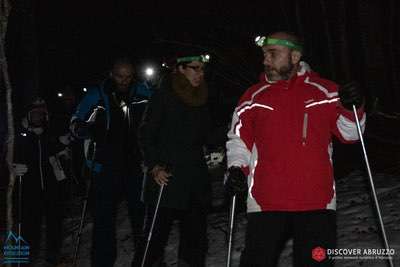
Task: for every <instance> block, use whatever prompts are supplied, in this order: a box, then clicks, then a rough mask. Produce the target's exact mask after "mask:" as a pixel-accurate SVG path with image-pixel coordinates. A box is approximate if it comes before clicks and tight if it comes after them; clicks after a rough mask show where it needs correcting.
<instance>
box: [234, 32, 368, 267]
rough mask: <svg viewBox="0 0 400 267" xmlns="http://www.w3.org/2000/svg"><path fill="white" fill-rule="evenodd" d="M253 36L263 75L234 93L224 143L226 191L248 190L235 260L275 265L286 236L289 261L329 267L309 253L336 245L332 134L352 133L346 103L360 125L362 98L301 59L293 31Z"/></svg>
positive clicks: (346, 137)
mask: <svg viewBox="0 0 400 267" xmlns="http://www.w3.org/2000/svg"><path fill="white" fill-rule="evenodd" d="M256 42H257V44H258V45H259V46H261V47H262V50H263V53H264V62H263V64H264V65H265V74H264V75H262V77H261V81H260V82H259V83H257V84H255V85H253V86H252V87H250V88H249V89H248V90H247V91H246V92H245V94H244V95H243V96H242V97H241V99H240V101H239V104H238V106H237V107H236V109H235V111H234V113H233V118H232V126H231V129H230V131H229V133H228V138H229V140H228V142H227V144H226V147H227V157H228V173H227V181H226V186H227V189H228V191H230V192H231V193H232V194H236V193H239V192H240V191H243V190H248V198H247V211H248V228H247V233H246V247H245V250H244V252H243V254H242V258H241V266H252V267H255V266H275V265H276V263H277V260H278V258H279V253H280V250H281V248H282V246H283V245H284V242H285V241H286V240H287V238H288V237H293V238H294V265H295V266H308V267H309V266H314V264H318V266H332V264H333V263H332V261H329V260H328V259H326V260H325V261H322V262H317V261H314V260H313V259H312V257H311V253H312V249H313V248H315V247H323V248H334V247H335V246H336V213H335V209H336V194H335V182H334V178H333V167H332V159H331V156H332V136H336V137H337V138H338V139H339V140H340V141H342V142H344V143H352V142H355V141H357V140H358V139H359V136H358V133H357V126H356V123H355V116H354V114H353V112H352V106H353V105H355V106H356V108H357V113H358V116H359V118H361V119H360V122H361V126H362V129H364V127H365V118H366V116H365V113H364V110H363V97H362V95H361V93H360V91H359V90H358V87H357V86H355V85H354V84H350V85H348V86H344V87H342V88H341V90H339V92H338V86H337V85H336V84H335V83H334V82H332V81H329V80H326V79H323V78H321V77H319V75H318V74H317V73H315V72H313V71H311V70H310V68H309V67H308V65H307V64H305V63H304V62H302V61H300V60H301V56H302V46H301V43H300V42H299V39H298V38H297V37H296V36H294V35H292V34H288V33H284V32H278V33H274V34H272V35H270V36H268V37H266V38H265V37H262V38H259V39H258V40H256ZM245 176H247V179H246V178H245Z"/></svg>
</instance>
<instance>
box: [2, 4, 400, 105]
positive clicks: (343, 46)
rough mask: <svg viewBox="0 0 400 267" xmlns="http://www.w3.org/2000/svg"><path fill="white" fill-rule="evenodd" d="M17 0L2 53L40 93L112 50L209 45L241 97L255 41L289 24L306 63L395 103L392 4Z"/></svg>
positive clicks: (216, 68) (163, 54) (86, 70)
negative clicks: (298, 37)
mask: <svg viewBox="0 0 400 267" xmlns="http://www.w3.org/2000/svg"><path fill="white" fill-rule="evenodd" d="M16 2H17V3H19V5H20V6H22V7H23V6H25V9H26V10H28V11H26V12H28V13H29V12H30V13H31V14H33V16H32V20H31V21H29V20H28V19H26V16H22V15H21V12H16V11H15V10H21V7H17V8H16V9H15V10H14V13H15V14H17V13H19V15H14V16H15V17H14V19H13V20H12V21H11V22H10V27H9V32H11V34H10V36H11V37H10V38H9V40H10V42H9V43H11V44H13V45H11V46H12V47H13V48H12V51H11V52H10V60H11V61H13V62H14V65H15V66H16V65H18V66H19V67H18V68H14V72H19V74H18V75H19V76H21V75H22V76H24V74H23V71H21V68H20V66H21V64H22V65H24V64H25V65H26V64H28V66H27V67H25V72H27V71H28V70H29V64H31V65H33V66H34V69H36V70H37V75H36V76H35V77H36V78H35V79H37V82H36V83H34V85H33V90H36V91H39V92H40V93H41V94H45V95H49V94H50V95H51V94H53V93H54V92H55V91H57V90H59V88H62V87H63V86H65V85H66V84H71V85H73V86H81V85H84V84H87V83H93V82H95V81H98V80H100V79H101V78H102V77H103V76H104V75H105V74H106V73H107V69H108V67H109V64H110V61H111V60H112V59H113V58H114V57H116V56H121V55H128V56H130V57H132V58H133V59H134V60H135V62H136V63H137V65H138V67H142V66H143V64H144V63H146V62H154V63H155V62H160V61H161V60H162V59H163V58H168V57H170V56H171V55H173V54H175V53H176V51H178V50H179V49H180V48H182V47H185V46H186V44H194V45H197V46H199V47H201V48H204V49H205V50H208V51H209V52H211V55H212V56H213V62H212V64H211V66H210V72H212V73H213V74H212V75H213V76H212V81H213V82H214V84H215V86H217V87H219V88H222V89H221V90H222V91H224V92H225V93H226V94H228V95H229V94H230V93H232V91H233V92H234V93H233V94H234V95H240V94H241V93H242V92H243V91H244V90H245V89H246V87H247V86H248V85H250V84H251V83H253V82H254V81H256V79H257V77H258V74H259V73H260V72H261V71H262V64H261V61H262V55H261V53H260V51H259V49H258V48H257V47H255V46H254V43H253V38H254V37H255V36H256V35H258V34H259V33H269V32H273V31H275V30H290V31H294V32H298V33H300V34H301V35H303V37H304V40H305V44H306V57H305V58H306V60H307V62H309V63H310V65H311V66H312V68H313V69H314V70H316V71H318V72H320V73H321V74H322V75H323V76H325V77H327V78H330V79H333V80H335V81H337V82H339V83H342V82H344V81H346V80H349V79H357V80H359V81H360V82H361V84H362V85H363V86H364V87H365V91H366V94H367V96H368V97H369V98H371V99H373V98H374V97H379V98H381V99H383V100H386V102H387V103H385V105H386V106H387V107H391V109H392V110H393V109H397V108H393V107H396V106H399V105H400V94H399V93H398V92H397V91H398V90H394V88H396V87H397V86H400V81H399V79H398V78H396V75H395V74H396V73H397V72H396V70H399V63H398V62H399V60H395V58H399V56H400V51H399V47H398V46H395V44H396V43H399V42H398V41H399V38H400V36H399V35H400V34H399V33H400V29H399V25H400V23H398V22H399V21H400V20H399V13H400V12H396V10H399V3H398V1H394V0H390V1H387V2H385V3H379V1H362V0H358V1H356V0H354V1H345V0H338V1H326V0H319V1H316V0H297V1H290V0H282V1H263V2H262V4H252V3H250V2H249V3H246V4H245V3H241V4H239V5H236V6H235V5H234V4H233V2H231V3H229V4H225V3H222V2H217V3H213V4H212V5H207V3H206V2H201V3H198V2H196V3H192V2H185V4H184V3H181V4H179V5H178V4H175V5H172V4H171V2H170V1H164V2H156V1H144V2H138V1H107V2H94V1H81V2H80V3H72V2H71V1H49V0H42V1H27V0H26V1H22V0H20V1H16ZM27 3H31V5H29V4H27ZM32 3H34V4H32ZM196 5H197V6H196ZM22 18H24V19H22ZM382 29H384V31H382ZM23 34H25V35H26V34H28V35H29V34H31V35H32V38H31V39H29V40H30V41H31V42H32V43H36V46H33V48H32V49H31V52H30V54H32V55H33V58H34V60H32V61H31V62H30V63H27V62H29V61H27V60H26V57H23V56H21V53H19V51H20V50H21V47H23V46H24V45H23V44H25V45H26V43H27V42H25V41H21V39H22V38H21V37H19V38H18V37H16V36H22V35H23ZM14 44H15V45H14ZM25 50H26V49H25ZM28 50H29V49H28ZM33 61H34V62H36V63H35V64H34V63H32V62H33ZM371 62H373V64H371ZM11 64H13V63H11ZM21 72H22V74H21ZM28 76H29V75H28ZM16 87H17V90H21V89H18V87H21V86H18V85H17V86H16ZM382 87H384V89H382ZM25 88H26V86H25ZM24 90H25V89H24ZM24 93H26V92H24Z"/></svg>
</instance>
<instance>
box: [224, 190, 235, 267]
mask: <svg viewBox="0 0 400 267" xmlns="http://www.w3.org/2000/svg"><path fill="white" fill-rule="evenodd" d="M235 206H236V195H233V197H232V203H231V208H230V216H229V217H230V218H229V241H228V257H227V260H226V267H230V266H231V254H232V237H233V225H234V219H235Z"/></svg>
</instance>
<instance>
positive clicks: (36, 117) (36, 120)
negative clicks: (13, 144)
mask: <svg viewBox="0 0 400 267" xmlns="http://www.w3.org/2000/svg"><path fill="white" fill-rule="evenodd" d="M46 116H47V114H46V112H45V111H44V110H42V109H33V110H31V111H30V112H29V123H30V125H31V126H33V127H43V126H45V124H46V121H47V118H46Z"/></svg>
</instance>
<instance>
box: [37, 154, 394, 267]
mask: <svg viewBox="0 0 400 267" xmlns="http://www.w3.org/2000/svg"><path fill="white" fill-rule="evenodd" d="M379 149H380V148H378V150H379ZM213 165H214V167H213V168H212V169H211V174H212V175H211V177H212V179H213V196H214V199H213V203H212V208H211V210H210V214H209V216H208V239H209V250H208V254H207V266H210V267H220V266H225V264H226V255H227V243H228V242H227V240H228V237H227V232H228V216H229V215H228V210H229V208H228V207H229V205H228V201H227V200H226V199H225V197H224V192H223V185H222V179H223V178H222V177H223V168H222V167H218V165H215V164H213ZM398 165H399V164H397V166H398ZM220 166H221V164H220ZM358 169H362V170H352V171H351V172H350V173H346V175H344V176H343V177H336V178H337V181H336V189H337V199H338V203H337V204H338V209H337V222H338V248H361V249H363V248H367V249H368V248H383V241H382V235H381V232H380V228H379V222H378V220H377V216H376V212H375V207H374V204H373V199H372V196H371V190H370V186H369V182H368V176H367V174H366V173H365V172H364V170H363V168H362V166H361V167H359V168H358ZM397 169H399V166H398V167H397ZM373 176H374V182H375V186H376V191H377V194H378V199H379V203H380V206H381V212H382V216H383V221H384V224H385V226H386V231H387V236H388V241H389V244H390V246H391V247H392V248H394V249H395V250H396V255H395V260H394V262H395V266H400V173H399V172H397V173H396V172H391V174H390V173H385V172H382V171H381V172H377V173H376V174H373ZM238 205H239V206H238V209H239V212H238V213H237V215H236V220H235V235H234V244H233V253H232V266H238V263H239V258H240V253H241V251H242V249H243V246H244V237H245V236H244V232H245V229H246V216H245V213H244V211H243V205H240V203H238ZM75 209H76V211H75V212H74V214H75V215H74V216H71V217H69V218H67V219H66V221H65V225H66V228H67V234H66V235H67V237H66V238H65V240H64V249H63V253H64V256H65V257H71V255H73V245H74V240H73V239H72V238H75V237H73V236H72V235H71V233H73V231H74V230H75V229H76V228H77V225H78V222H79V215H78V214H79V206H76V207H75ZM117 213H118V216H117V240H118V241H117V244H118V258H117V261H116V264H115V266H116V267H122V266H129V264H130V261H131V258H132V256H133V246H132V241H131V234H130V225H129V220H128V216H127V209H126V203H125V202H122V203H121V205H120V206H119V208H118V212H117ZM91 229H92V223H91V218H90V217H89V218H87V222H86V224H85V228H84V231H83V235H82V242H81V247H80V253H79V262H78V263H79V264H78V266H82V267H86V266H90V260H89V259H90V246H91V241H90V240H91V233H92V232H91ZM178 237H179V233H178V231H177V224H174V227H173V231H172V232H171V235H170V239H169V243H168V246H167V248H166V250H165V255H166V262H167V264H168V265H169V266H176V252H177V245H178V244H177V240H178ZM291 246H292V242H291V240H289V241H288V242H287V244H286V248H285V249H284V250H283V252H282V254H281V258H280V263H279V267H288V266H292V264H291V261H292V258H291V257H292V251H291ZM36 266H41V265H40V264H38V265H36ZM335 266H337V267H355V266H367V267H381V266H382V267H384V266H389V265H388V263H387V261H385V260H364V259H354V260H349V259H346V260H337V261H336V265H335Z"/></svg>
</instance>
